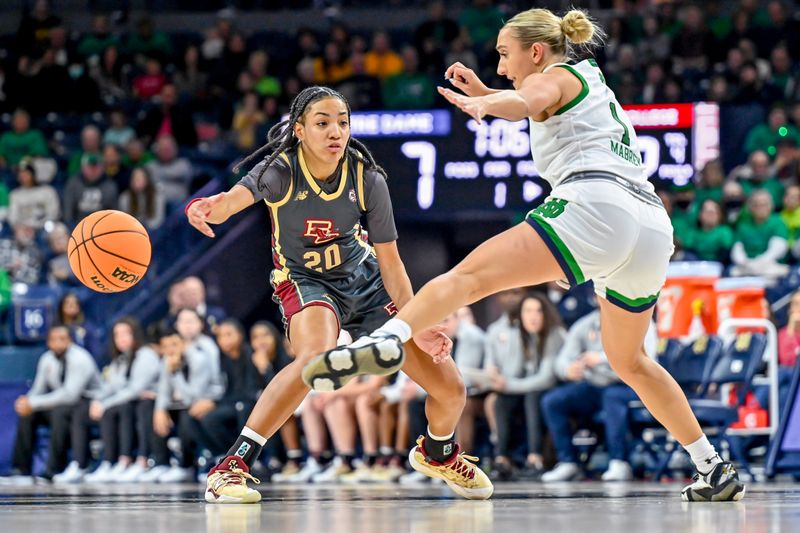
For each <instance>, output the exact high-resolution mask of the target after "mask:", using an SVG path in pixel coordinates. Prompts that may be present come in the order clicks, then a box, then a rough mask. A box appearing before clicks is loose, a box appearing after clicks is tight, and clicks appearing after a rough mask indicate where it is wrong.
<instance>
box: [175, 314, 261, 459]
mask: <svg viewBox="0 0 800 533" xmlns="http://www.w3.org/2000/svg"><path fill="white" fill-rule="evenodd" d="M216 337H217V345H219V348H220V353H221V355H222V357H221V359H222V361H221V369H222V376H223V381H224V382H225V391H224V393H223V395H222V397H221V398H219V399H218V400H216V401H214V400H211V399H202V400H197V401H196V402H195V403H194V404H193V405H192V407H191V408H190V409H189V414H190V415H191V416H192V418H193V419H194V420H195V424H196V427H197V431H198V433H197V434H198V438H199V440H200V442H201V443H202V444H204V445H205V446H206V447H207V448H208V449H209V451H211V453H212V454H214V456H222V455H223V454H224V453H225V452H226V451H227V450H228V448H229V444H228V440H229V439H228V436H229V435H230V434H231V432H235V431H239V430H240V429H241V428H243V427H244V424H245V422H246V421H247V417H248V416H249V415H250V411H252V409H253V406H254V405H255V403H256V400H257V399H258V394H259V392H260V391H261V389H262V388H263V384H262V383H261V376H260V375H259V373H258V371H257V370H256V367H255V366H253V362H252V360H251V350H250V347H249V346H248V345H247V342H246V339H245V333H244V328H243V327H242V324H241V323H240V322H239V321H238V320H236V319H235V318H228V319H226V320H224V321H223V322H222V323H220V324H219V326H218V327H217V334H216ZM268 442H269V441H268Z"/></svg>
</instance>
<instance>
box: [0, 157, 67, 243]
mask: <svg viewBox="0 0 800 533" xmlns="http://www.w3.org/2000/svg"><path fill="white" fill-rule="evenodd" d="M17 181H18V182H19V187H17V188H16V189H14V190H12V191H11V193H10V194H9V199H8V200H9V205H8V208H9V214H8V221H9V222H10V223H11V224H12V225H14V224H26V225H28V226H31V227H33V228H36V229H41V228H42V226H44V223H45V222H47V221H49V220H58V219H59V212H60V210H61V208H60V206H61V202H60V201H59V200H58V194H56V191H55V189H53V188H52V187H51V186H50V185H40V184H39V182H37V181H36V168H35V167H34V166H33V161H32V160H31V159H30V158H24V159H22V161H20V164H19V168H18V169H17Z"/></svg>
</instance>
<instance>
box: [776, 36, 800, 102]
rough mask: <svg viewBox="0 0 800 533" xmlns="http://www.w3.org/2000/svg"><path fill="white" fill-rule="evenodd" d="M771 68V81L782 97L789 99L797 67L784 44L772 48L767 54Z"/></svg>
mask: <svg viewBox="0 0 800 533" xmlns="http://www.w3.org/2000/svg"><path fill="white" fill-rule="evenodd" d="M769 62H770V67H771V70H772V73H771V78H772V83H773V85H775V86H776V87H777V88H778V89H780V90H781V93H783V96H784V98H786V99H791V98H792V97H793V96H794V91H795V89H796V86H797V68H796V67H795V65H794V64H793V63H792V57H791V55H790V54H789V50H787V49H786V47H785V46H779V47H777V48H774V49H772V52H771V53H770V56H769Z"/></svg>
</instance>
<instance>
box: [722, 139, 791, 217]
mask: <svg viewBox="0 0 800 533" xmlns="http://www.w3.org/2000/svg"><path fill="white" fill-rule="evenodd" d="M729 179H736V180H738V181H739V183H740V184H741V185H742V190H743V191H744V194H745V196H751V195H752V193H753V191H756V190H759V189H763V190H766V191H767V192H768V193H769V194H770V196H771V197H772V204H773V205H775V206H778V207H780V205H781V204H782V203H783V184H782V183H781V182H780V181H778V180H777V179H776V178H775V176H774V175H773V174H772V168H771V167H770V164H769V156H768V155H767V154H766V152H764V151H762V150H756V151H755V152H753V153H751V154H750V157H748V159H747V164H746V165H742V166H740V167H737V168H735V169H734V170H733V171H732V172H731V175H730V176H729Z"/></svg>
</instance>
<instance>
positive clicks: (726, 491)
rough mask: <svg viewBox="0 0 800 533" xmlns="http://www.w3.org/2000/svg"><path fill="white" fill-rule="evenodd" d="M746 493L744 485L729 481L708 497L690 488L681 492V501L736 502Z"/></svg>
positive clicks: (736, 481)
mask: <svg viewBox="0 0 800 533" xmlns="http://www.w3.org/2000/svg"><path fill="white" fill-rule="evenodd" d="M746 491H747V487H745V485H744V483H742V482H741V481H739V480H737V479H729V480H728V481H726V482H725V483H723V485H722V487H720V488H719V490H718V491H717V492H716V493H714V494H712V495H711V496H710V497H709V496H707V495H704V494H701V493H700V492H699V491H696V490H692V489H690V488H687V489H684V490H683V491H682V492H681V500H683V501H685V502H738V501H739V500H741V499H742V498H744V494H745V492H746Z"/></svg>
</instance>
